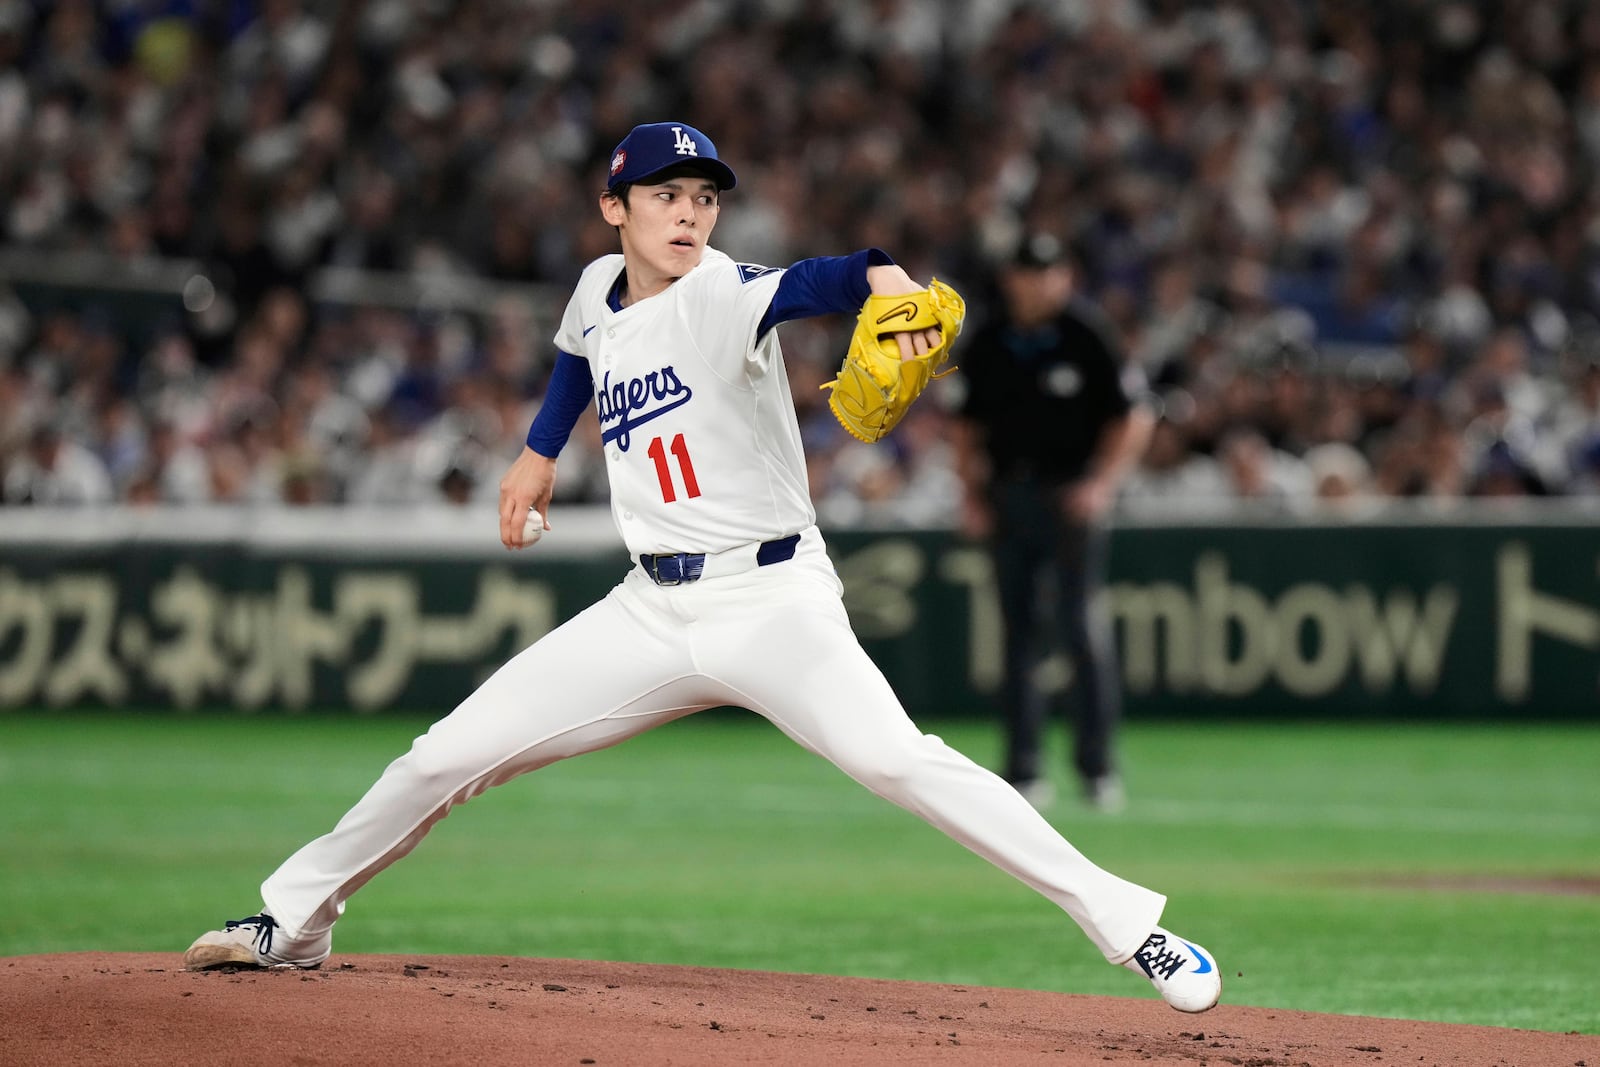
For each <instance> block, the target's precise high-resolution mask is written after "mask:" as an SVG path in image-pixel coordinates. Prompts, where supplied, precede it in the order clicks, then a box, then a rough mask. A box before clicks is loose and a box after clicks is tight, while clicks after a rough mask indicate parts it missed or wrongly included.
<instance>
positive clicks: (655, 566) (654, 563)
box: [650, 555, 683, 586]
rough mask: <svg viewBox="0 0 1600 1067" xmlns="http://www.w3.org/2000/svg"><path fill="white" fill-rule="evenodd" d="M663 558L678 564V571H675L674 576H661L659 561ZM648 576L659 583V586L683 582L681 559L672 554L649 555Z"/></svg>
mask: <svg viewBox="0 0 1600 1067" xmlns="http://www.w3.org/2000/svg"><path fill="white" fill-rule="evenodd" d="M664 559H670V560H673V561H675V562H676V563H677V564H678V573H677V576H676V577H673V578H663V577H662V576H661V561H662V560H664ZM650 577H651V579H652V580H653V581H654V582H655V583H656V584H657V585H661V586H674V585H682V584H683V560H682V559H680V558H679V557H677V556H672V555H666V556H651V557H650Z"/></svg>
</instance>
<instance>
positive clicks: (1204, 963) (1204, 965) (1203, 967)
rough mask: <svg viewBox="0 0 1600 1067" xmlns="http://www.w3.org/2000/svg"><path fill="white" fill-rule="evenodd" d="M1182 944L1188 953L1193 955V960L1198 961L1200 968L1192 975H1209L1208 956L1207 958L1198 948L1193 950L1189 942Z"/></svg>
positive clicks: (1209, 963) (1209, 964)
mask: <svg viewBox="0 0 1600 1067" xmlns="http://www.w3.org/2000/svg"><path fill="white" fill-rule="evenodd" d="M1178 940H1180V941H1182V940H1183V939H1182V938H1179V939H1178ZM1183 943H1184V945H1185V946H1186V947H1187V948H1188V949H1189V951H1190V952H1193V953H1194V958H1195V959H1197V960H1199V961H1200V967H1199V968H1198V969H1197V970H1196V971H1195V972H1194V973H1195V974H1210V973H1211V958H1210V957H1209V956H1207V955H1206V954H1205V953H1204V952H1202V951H1200V950H1199V949H1198V948H1195V947H1194V946H1193V945H1191V944H1189V942H1187V941H1184V942H1183Z"/></svg>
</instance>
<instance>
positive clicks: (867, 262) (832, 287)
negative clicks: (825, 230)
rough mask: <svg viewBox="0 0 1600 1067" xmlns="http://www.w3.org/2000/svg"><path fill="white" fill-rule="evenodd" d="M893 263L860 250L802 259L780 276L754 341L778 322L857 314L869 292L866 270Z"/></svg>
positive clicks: (874, 251) (877, 253)
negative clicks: (838, 254)
mask: <svg viewBox="0 0 1600 1067" xmlns="http://www.w3.org/2000/svg"><path fill="white" fill-rule="evenodd" d="M892 263H894V260H893V259H890V258H889V254H888V253H887V252H885V251H883V250H882V249H879V248H864V249H862V250H861V251H859V252H852V253H850V254H849V255H848V256H818V257H816V258H815V259H802V260H801V261H800V262H798V263H796V264H795V265H794V266H792V267H790V268H789V269H788V270H787V271H785V272H784V275H783V277H782V278H780V279H779V280H778V289H777V292H775V293H773V294H772V303H771V304H770V305H769V306H768V307H767V313H766V314H765V315H763V316H761V322H760V323H759V324H758V325H757V326H756V337H757V338H760V337H764V336H766V332H767V331H768V330H770V329H772V328H773V327H774V326H776V325H778V323H780V322H789V321H790V320H792V319H804V318H809V317H811V316H812V315H831V314H834V313H836V312H842V311H848V312H850V313H851V314H852V315H853V314H855V313H856V312H858V311H860V310H861V305H862V304H864V303H866V301H867V297H868V296H869V295H870V294H871V293H872V288H871V287H870V286H869V285H867V268H868V267H879V266H889V265H890V264H892Z"/></svg>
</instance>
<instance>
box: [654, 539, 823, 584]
mask: <svg viewBox="0 0 1600 1067" xmlns="http://www.w3.org/2000/svg"><path fill="white" fill-rule="evenodd" d="M799 546H800V535H799V534H790V535H789V536H788V537H780V538H778V539H777V540H776V541H763V542H762V543H761V546H760V547H759V548H757V549H756V566H757V567H768V566H771V565H772V564H774V563H782V562H783V561H784V560H786V559H793V558H794V552H795V549H796V548H798V547H799ZM639 566H641V567H643V568H644V573H645V574H646V576H648V577H649V579H650V580H651V581H652V582H655V583H656V584H657V585H683V584H685V583H687V582H697V581H699V580H700V576H701V575H702V574H704V573H705V569H706V554H705V553H704V552H674V553H669V554H667V555H662V556H640V557H639Z"/></svg>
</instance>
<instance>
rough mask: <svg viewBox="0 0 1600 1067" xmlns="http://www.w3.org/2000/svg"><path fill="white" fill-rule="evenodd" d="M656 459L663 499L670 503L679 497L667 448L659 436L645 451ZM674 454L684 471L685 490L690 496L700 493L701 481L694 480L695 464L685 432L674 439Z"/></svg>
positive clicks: (680, 468)
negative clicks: (692, 461)
mask: <svg viewBox="0 0 1600 1067" xmlns="http://www.w3.org/2000/svg"><path fill="white" fill-rule="evenodd" d="M645 454H646V455H648V456H649V457H650V458H651V459H653V460H655V461H656V477H657V478H658V479H660V481H661V499H662V500H664V501H665V502H666V503H668V504H670V503H672V502H673V501H674V500H676V499H678V494H677V492H676V491H675V490H674V489H673V486H672V468H670V467H668V466H667V450H666V448H664V447H663V446H662V444H661V438H659V437H657V438H656V439H655V440H653V441H651V442H650V448H649V450H648V451H647V452H646V453H645ZM672 454H673V455H674V456H676V457H677V458H678V469H679V470H680V471H682V472H683V491H684V492H685V493H686V494H687V495H688V496H690V497H697V496H699V495H700V483H699V482H697V481H695V480H694V464H693V463H690V462H689V446H688V445H686V444H684V443H683V434H681V433H680V434H679V435H678V436H676V437H674V438H673V439H672Z"/></svg>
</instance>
